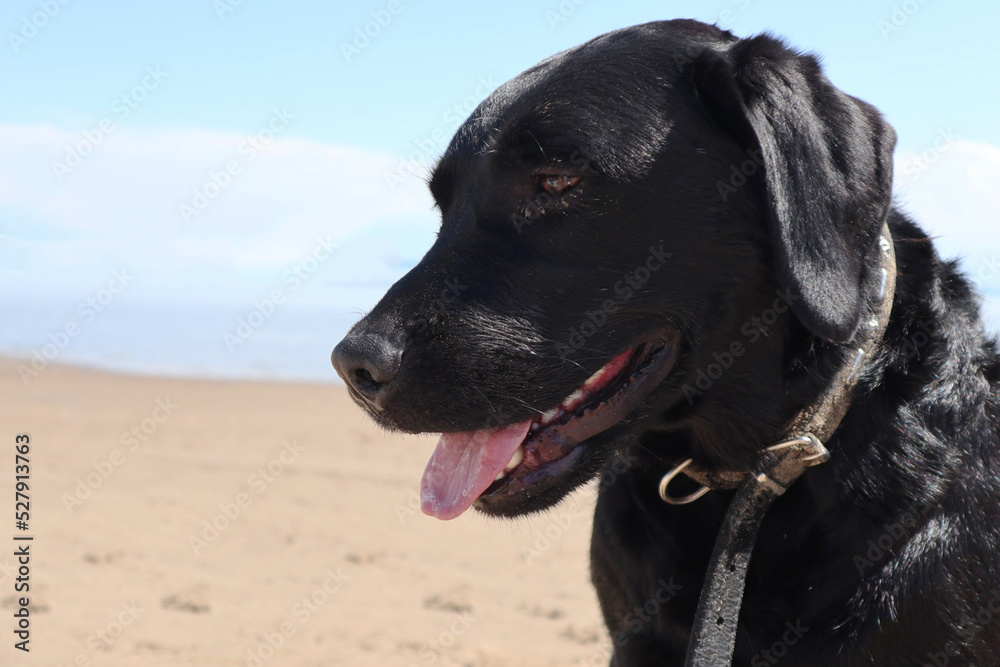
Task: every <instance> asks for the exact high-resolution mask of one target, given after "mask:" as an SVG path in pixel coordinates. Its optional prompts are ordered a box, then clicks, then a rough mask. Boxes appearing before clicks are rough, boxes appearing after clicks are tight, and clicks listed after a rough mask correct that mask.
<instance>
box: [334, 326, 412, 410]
mask: <svg viewBox="0 0 1000 667" xmlns="http://www.w3.org/2000/svg"><path fill="white" fill-rule="evenodd" d="M402 358H403V347H402V346H401V345H397V344H394V343H393V342H392V341H390V340H389V339H387V338H385V337H383V336H379V335H377V334H370V333H363V334H352V335H349V336H347V338H345V339H344V340H342V341H340V343H339V344H338V345H337V347H335V348H334V350H333V357H332V360H333V367H334V368H335V369H336V370H337V374H338V375H340V377H341V378H343V380H344V382H346V383H347V384H348V386H350V387H351V388H353V389H354V390H355V391H357V392H358V393H359V394H361V396H363V397H364V398H365V399H367V401H369V402H370V403H371V404H373V406H374V407H378V408H380V407H382V405H381V401H380V399H381V398H382V397H383V396H384V394H385V389H386V387H387V385H389V383H391V382H392V380H393V379H394V378H395V377H396V374H397V373H399V365H400V362H401V360H402Z"/></svg>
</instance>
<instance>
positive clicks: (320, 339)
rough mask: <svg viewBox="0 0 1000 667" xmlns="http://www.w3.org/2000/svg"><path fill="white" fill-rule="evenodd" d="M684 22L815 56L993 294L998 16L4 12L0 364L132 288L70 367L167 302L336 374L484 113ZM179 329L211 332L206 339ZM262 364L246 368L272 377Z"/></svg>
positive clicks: (743, 2)
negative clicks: (466, 125)
mask: <svg viewBox="0 0 1000 667" xmlns="http://www.w3.org/2000/svg"><path fill="white" fill-rule="evenodd" d="M677 17H691V18H698V19H701V20H704V21H707V22H714V23H718V24H719V25H721V26H722V27H725V28H728V29H731V30H733V31H734V32H735V33H737V34H738V35H742V36H746V35H751V34H755V33H757V32H761V31H764V30H769V31H771V32H773V33H776V34H778V35H782V36H784V37H786V38H787V39H788V40H789V41H790V42H791V43H792V44H793V45H795V46H797V47H799V48H802V49H804V50H812V51H815V52H818V53H820V54H822V56H823V61H824V63H825V67H826V70H827V74H828V76H829V77H830V78H831V79H832V80H833V82H834V83H835V84H836V85H838V86H839V87H841V88H842V89H844V90H845V91H847V92H849V93H851V94H853V95H856V96H858V97H861V98H864V99H866V100H868V101H869V102H872V103H873V104H875V105H876V106H878V107H879V108H881V109H882V110H883V112H885V114H886V115H887V117H888V118H889V120H890V122H891V123H892V124H893V125H894V126H895V128H896V130H897V133H898V135H899V145H898V146H899V147H898V154H897V192H898V197H899V200H900V201H901V202H902V203H903V204H904V205H905V206H907V208H908V209H909V210H911V211H912V212H914V213H915V214H916V215H917V216H918V218H920V219H921V221H922V222H923V223H925V225H926V226H927V227H929V228H930V229H932V230H933V232H934V233H935V234H937V235H939V237H940V243H941V245H942V247H943V248H944V250H945V252H946V253H947V254H961V255H963V256H965V257H966V258H967V266H968V269H969V272H970V273H971V274H972V275H973V276H974V278H975V279H976V280H977V282H978V283H979V284H980V286H981V287H982V289H983V290H984V291H986V292H987V293H990V294H993V293H997V294H1000V263H998V258H1000V233H998V229H1000V226H998V225H997V221H998V219H1000V193H998V188H996V184H997V182H998V179H1000V126H998V124H997V123H996V121H995V119H996V116H997V113H998V109H1000V85H998V79H997V74H996V73H997V71H1000V46H998V45H997V40H996V38H995V34H994V29H995V26H996V25H997V24H998V23H1000V4H998V3H995V2H988V1H985V0H984V1H981V2H979V1H965V2H951V3H945V2H942V1H941V0H924V1H923V2H921V1H920V0H907V1H906V2H900V1H894V2H883V1H876V2H860V1H848V2H838V3H803V2H791V1H778V0H720V1H717V2H698V3H695V2H632V3H628V4H627V5H626V4H625V3H611V2H606V1H601V0H576V1H575V2H574V0H562V1H559V0H552V1H549V2H545V1H543V2H519V1H515V2H506V3H502V4H501V3H479V4H474V3H464V2H463V3H459V2H448V3H445V2H438V3H429V2H416V1H412V0H411V1H407V0H392V1H375V2H370V1H366V2H352V3H347V2H306V1H304V2H295V3H279V2H274V1H271V2H264V1H261V0H257V1H254V0H242V1H239V0H178V1H175V2H171V3H158V2H149V1H147V2H129V3H110V2H106V3H87V2H82V1H80V0H65V3H64V4H63V3H61V2H60V1H59V0H35V1H33V2H21V1H20V0H17V1H15V0H8V1H7V2H5V3H4V4H3V7H2V9H0V32H2V34H3V43H2V44H0V90H3V91H5V93H4V95H3V101H2V103H0V297H3V296H6V298H8V299H9V300H11V301H18V302H20V303H22V305H23V310H24V313H25V317H24V318H23V319H22V320H21V321H20V322H19V323H15V324H10V323H7V324H5V325H0V351H3V350H5V351H7V352H8V353H15V354H27V353H29V352H31V351H33V350H36V349H39V348H40V346H41V345H43V344H44V343H45V341H46V340H47V339H49V338H50V334H51V333H52V330H53V328H55V329H59V328H61V327H63V326H64V324H65V323H66V322H68V321H69V320H71V319H73V318H74V317H78V316H79V314H78V313H77V307H76V306H77V305H78V304H79V303H81V302H85V301H86V300H87V299H88V298H93V297H94V295H96V294H100V293H101V290H104V289H106V287H107V284H108V283H109V281H111V280H112V279H113V272H114V271H116V270H121V269H122V268H123V267H126V268H128V269H129V270H131V271H133V273H134V274H135V275H136V278H135V280H134V281H133V282H131V283H130V284H129V285H128V286H127V288H126V289H124V290H122V292H121V294H115V295H114V303H113V304H110V305H108V307H107V309H106V312H107V313H108V314H106V315H105V313H104V312H102V314H101V318H102V320H103V321H101V322H98V324H99V325H100V326H99V328H92V329H91V330H90V331H89V332H84V334H81V335H80V336H79V338H77V339H75V340H74V341H72V344H71V345H70V346H69V347H68V349H67V350H65V356H64V357H63V358H64V359H66V360H81V361H91V362H93V363H102V361H106V359H105V357H106V356H107V354H110V352H108V351H107V350H104V351H103V352H100V353H97V352H93V350H94V349H97V347H100V346H98V342H99V341H98V340H97V339H98V338H101V340H103V341H105V342H106V341H107V340H108V339H109V337H111V338H113V337H114V336H115V335H116V331H118V329H116V328H115V327H116V326H117V325H115V326H112V325H113V323H115V322H118V321H119V319H120V320H121V327H124V328H128V326H134V325H135V322H136V320H135V318H134V317H133V318H127V317H123V313H125V312H127V311H128V310H129V309H130V308H131V309H135V308H138V307H139V306H140V305H141V306H143V307H150V304H153V305H155V304H170V307H171V308H174V309H176V310H177V312H178V313H179V314H178V316H177V317H176V318H174V320H173V321H174V322H175V326H176V327H177V331H176V332H175V333H178V335H179V333H180V332H181V329H183V328H184V327H188V328H191V327H205V328H206V331H205V337H204V341H210V343H206V345H209V347H208V348H206V350H204V351H203V352H204V354H205V355H210V354H215V353H217V352H219V351H220V350H224V351H225V353H226V354H229V355H230V365H231V366H233V367H238V366H240V365H241V364H242V365H244V366H246V367H247V368H249V367H250V366H253V363H251V361H252V360H251V359H250V357H241V356H240V355H241V354H243V352H242V350H246V349H249V348H250V347H251V345H250V343H253V344H255V345H256V344H257V343H256V342H255V341H247V345H243V346H241V347H239V350H240V351H239V352H233V351H232V350H230V349H229V347H232V346H228V347H227V346H226V345H225V344H224V338H225V335H226V334H227V333H231V330H232V331H235V328H236V327H237V326H238V322H239V319H240V318H241V317H242V318H244V319H245V318H246V317H247V316H248V315H249V314H250V313H251V312H252V311H254V310H259V308H258V304H259V302H260V301H261V300H262V299H264V300H266V298H265V297H267V295H268V294H270V293H271V292H272V291H273V290H274V289H279V290H282V291H283V294H284V296H285V297H287V298H286V302H284V303H282V304H279V307H278V308H276V312H275V313H274V314H273V315H272V316H269V319H268V321H267V322H266V323H264V324H263V325H262V326H261V327H259V329H257V330H255V332H256V331H265V330H267V329H271V330H273V331H277V330H281V329H282V328H290V327H291V326H292V323H293V322H294V323H296V326H300V323H298V322H297V320H296V319H295V316H296V315H297V314H301V313H302V312H305V310H308V309H312V311H314V312H315V313H317V318H319V319H317V320H310V321H311V322H315V321H318V322H322V323H323V326H322V327H321V328H322V329H323V330H322V331H317V332H315V334H313V335H311V337H310V336H306V338H307V339H308V342H301V345H307V346H308V347H309V348H310V349H313V348H315V350H316V351H317V354H318V351H320V350H326V351H328V350H329V348H330V347H332V344H333V343H334V342H335V341H336V338H337V336H338V335H339V334H340V333H342V330H343V329H344V328H345V327H346V326H347V325H348V324H349V323H350V321H351V320H353V319H354V318H356V317H357V314H358V313H359V312H361V311H363V310H364V309H365V308H368V307H370V306H371V304H372V303H373V301H374V300H375V299H376V298H377V297H378V295H379V294H380V293H381V291H383V290H384V289H385V287H387V286H388V284H390V283H391V282H392V280H394V279H395V278H397V277H398V276H400V275H401V274H402V273H403V272H405V270H406V269H407V268H408V267H409V266H411V265H412V264H413V263H414V262H415V261H416V260H417V259H419V257H420V256H421V254H422V253H423V251H424V250H425V249H426V248H427V247H428V245H429V244H430V242H431V239H432V238H433V232H434V227H435V225H436V217H435V215H434V212H433V210H432V209H431V206H430V200H429V198H428V196H427V194H426V192H425V187H424V185H423V182H422V180H421V177H420V176H421V175H422V174H423V173H425V171H426V168H427V166H428V165H429V164H431V163H432V161H433V158H434V157H435V156H436V155H437V154H438V153H439V152H440V151H441V150H443V148H444V146H445V143H446V141H447V138H448V137H450V135H451V133H452V132H453V131H454V130H455V128H456V127H457V125H458V124H459V122H460V120H461V119H462V118H464V117H465V116H466V115H467V114H468V113H469V112H470V111H471V110H472V108H473V107H474V106H475V105H476V104H477V103H478V102H479V101H480V100H481V99H482V98H483V97H484V96H485V95H487V94H488V93H489V92H490V91H491V90H492V89H493V88H494V87H496V86H497V85H499V84H500V83H502V82H503V81H505V80H506V79H508V78H510V77H512V76H515V75H516V74H517V73H519V72H520V71H522V70H523V69H525V68H526V67H528V66H530V65H532V64H534V63H535V62H537V61H538V60H540V59H542V58H544V57H546V56H548V55H550V54H552V53H554V52H556V51H559V50H562V49H565V48H568V47H571V46H573V45H575V44H578V43H580V42H582V41H585V40H586V39H589V38H591V37H593V36H595V35H598V34H600V33H602V32H606V31H608V30H611V29H615V28H618V27H622V26H626V25H631V24H635V23H641V22H644V21H649V20H656V19H664V18H677ZM366 29H367V31H368V33H370V35H371V36H363V37H359V35H364V32H365V31H366ZM84 152H85V153H86V154H81V153H84ZM201 204H204V206H203V207H200V205H201ZM185 211H186V212H185ZM330 243H333V244H335V245H338V246H339V247H338V249H337V250H335V251H332V252H330V253H324V252H323V251H322V250H321V249H322V248H323V247H324V244H330ZM316 253H319V254H320V255H323V254H327V255H329V256H328V257H325V258H324V259H323V260H322V261H320V260H315V257H314V260H315V261H314V262H313V263H314V264H315V267H314V270H313V271H311V272H306V274H305V275H306V276H307V277H308V280H300V281H299V283H298V285H296V286H295V289H294V290H293V289H292V285H293V283H292V282H291V281H289V280H286V277H287V276H288V275H289V272H293V273H294V269H295V268H296V267H298V268H299V270H300V271H301V270H302V269H301V265H302V264H303V262H306V263H309V262H310V261H311V260H310V259H309V258H310V257H313V256H314V255H315V254H316ZM196 305H197V306H199V307H205V306H211V307H217V312H219V313H226V315H225V316H224V317H221V316H220V317H221V319H218V321H216V320H212V323H211V324H209V323H208V321H207V320H204V319H202V320H199V319H198V318H197V317H196V316H195V315H194V314H193V313H195V311H196V309H195V308H194V306H196ZM187 306H192V308H191V310H190V313H191V314H190V315H189V317H188V316H185V315H184V313H185V312H186V311H185V308H186V307H187ZM266 309H267V308H266V305H265V306H264V310H266ZM988 309H989V312H990V314H991V317H992V318H994V319H993V320H991V321H1000V309H998V308H997V307H996V302H994V301H991V302H990V303H989V305H988ZM320 313H328V314H329V315H328V317H329V319H323V317H324V315H321V314H320ZM186 317H187V319H185V318H186ZM227 318H228V319H227ZM227 322H228V323H227ZM164 328H165V327H164V325H160V326H158V327H157V331H158V332H159V334H160V335H164V336H166V335H167V334H168V333H170V331H169V330H170V327H169V326H166V331H164ZM98 332H100V333H99V335H98ZM118 333H119V334H120V335H121V336H122V339H123V342H122V343H121V345H117V346H115V348H116V349H119V350H120V349H121V348H122V346H125V347H127V346H128V345H129V344H130V343H129V342H128V340H127V338H128V337H127V336H126V335H125V334H124V332H121V331H118ZM298 333H301V332H297V334H298ZM267 338H268V337H267V336H266V335H260V336H257V337H256V339H257V340H266V339H267ZM88 341H89V342H88ZM147 344H148V341H147ZM275 344H276V345H277V343H275ZM260 345H261V347H259V349H258V354H257V359H258V361H259V360H260V359H266V358H268V357H269V356H273V355H274V354H275V350H273V349H271V348H268V347H266V346H263V343H261V344H260ZM95 346H96V347H95ZM153 347H156V346H153ZM190 348H191V346H190V345H189V346H186V347H185V348H184V349H187V350H190ZM102 349H103V348H102ZM87 350H91V352H89V353H88V352H87ZM145 350H146V348H145V347H144V348H143V350H138V349H137V350H133V351H132V352H131V353H130V354H129V355H126V356H127V357H128V359H129V360H131V361H128V360H126V361H122V362H121V363H119V364H118V365H119V366H124V367H129V366H130V364H131V365H132V366H136V367H138V366H142V364H141V363H140V362H141V360H142V359H143V357H144V355H146V354H147V352H146V351H145ZM101 355H105V356H101ZM164 363H166V360H164ZM324 364H325V362H324ZM111 365H114V364H113V363H112V364H111ZM271 367H272V368H279V367H280V361H275V363H274V365H273V366H271ZM158 368H162V364H161V366H158ZM248 372H250V371H248ZM324 372H326V371H325V370H324ZM250 374H251V375H252V374H253V373H252V372H251V373H250Z"/></svg>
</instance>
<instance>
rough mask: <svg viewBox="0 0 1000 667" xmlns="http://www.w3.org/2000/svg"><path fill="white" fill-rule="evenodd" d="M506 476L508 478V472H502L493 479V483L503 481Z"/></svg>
mask: <svg viewBox="0 0 1000 667" xmlns="http://www.w3.org/2000/svg"><path fill="white" fill-rule="evenodd" d="M506 476H507V471H506V470H501V471H500V472H498V473H497V476H496V477H494V478H493V481H494V482H499V481H500V480H501V479H503V478H504V477H506Z"/></svg>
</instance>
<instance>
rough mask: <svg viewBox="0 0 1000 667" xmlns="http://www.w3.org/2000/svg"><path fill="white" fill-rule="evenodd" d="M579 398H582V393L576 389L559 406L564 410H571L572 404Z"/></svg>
mask: <svg viewBox="0 0 1000 667" xmlns="http://www.w3.org/2000/svg"><path fill="white" fill-rule="evenodd" d="M581 398H583V392H582V391H580V390H579V389H577V390H576V391H574V392H573V393H572V394H570V395H569V396H567V397H566V398H565V399H564V400H563V402H562V403H561V404H560V405H562V407H564V408H567V409H569V408H572V407H573V404H574V403H576V402H577V401H579V400H580V399H581Z"/></svg>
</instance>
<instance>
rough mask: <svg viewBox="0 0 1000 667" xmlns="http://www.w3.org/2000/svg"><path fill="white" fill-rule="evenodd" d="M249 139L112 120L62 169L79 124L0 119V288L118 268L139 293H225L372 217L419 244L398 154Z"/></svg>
mask: <svg viewBox="0 0 1000 667" xmlns="http://www.w3.org/2000/svg"><path fill="white" fill-rule="evenodd" d="M261 129H263V128H261ZM288 131H289V132H293V131H294V121H293V124H292V125H291V127H290V129H289V130H288ZM255 134H256V133H255ZM247 139H248V137H247V136H244V135H237V134H226V133H217V132H207V131H202V130H189V129H173V130H159V131H151V130H135V129H116V130H115V131H113V132H112V133H111V134H108V135H106V136H105V137H104V138H103V139H102V140H101V141H100V143H99V144H98V145H97V146H96V147H94V148H93V151H92V152H91V153H90V154H89V155H87V156H85V157H83V158H82V160H81V162H80V164H79V166H77V167H76V168H75V169H72V170H71V171H70V172H69V173H63V174H62V178H61V180H60V178H59V175H58V174H57V173H56V171H55V170H54V165H55V163H57V162H59V163H65V162H66V159H67V155H68V152H70V151H72V150H73V147H75V146H79V145H80V143H81V142H84V143H85V144H86V143H87V140H86V138H85V137H84V135H83V134H80V133H70V132H67V131H64V130H61V129H57V128H54V127H50V126H44V125H29V126H17V125H0V223H3V231H4V233H5V234H7V235H8V236H9V239H7V241H6V242H5V243H4V246H3V248H2V249H0V285H2V286H0V289H13V290H14V291H16V292H19V293H22V294H24V293H26V292H29V293H30V292H35V291H37V292H41V293H45V294H59V293H68V294H73V293H75V292H77V291H81V290H82V291H86V290H87V289H89V285H92V284H100V283H101V282H102V281H103V280H105V279H106V276H107V274H108V273H109V272H110V271H111V270H113V269H115V268H120V266H122V265H128V266H130V267H133V268H134V269H135V271H136V273H137V286H141V287H137V291H140V292H141V291H143V290H148V293H149V294H154V293H155V294H158V295H170V294H171V293H172V291H174V292H178V294H177V295H178V296H180V291H183V292H184V293H185V294H186V296H192V293H191V292H190V289H187V290H182V289H181V288H191V287H196V288H198V292H196V293H194V294H193V296H196V297H207V296H211V295H215V296H219V297H225V296H227V295H229V294H230V293H231V290H235V291H236V292H237V293H240V292H244V291H246V290H251V291H252V290H254V289H259V284H266V283H267V282H268V281H271V280H273V279H274V277H275V276H280V275H281V273H282V272H283V271H285V270H286V269H287V267H288V266H289V265H290V264H291V263H294V262H296V261H298V260H300V259H301V258H302V257H303V256H304V255H305V254H306V253H308V252H309V251H311V249H312V248H313V247H314V246H315V239H316V238H317V237H323V238H326V237H327V236H330V235H332V237H333V238H334V239H336V240H345V239H351V238H353V237H358V236H364V235H365V234H367V233H371V230H373V229H375V230H377V229H380V228H381V229H383V230H385V229H388V230H394V229H395V230H405V231H404V232H403V235H406V236H407V238H405V239H402V242H403V243H408V244H410V246H411V247H407V248H405V249H404V250H403V252H405V253H407V254H413V253H414V252H415V251H416V250H418V249H416V248H413V247H412V244H413V241H414V239H417V241H418V243H424V244H429V243H430V240H431V239H432V234H433V230H434V229H435V228H436V225H437V215H436V213H435V212H434V211H433V210H432V202H431V199H430V197H429V195H428V194H427V192H426V186H425V185H424V183H423V182H422V181H421V179H418V178H410V179H406V180H404V181H403V182H402V183H401V184H400V185H399V186H398V187H397V188H396V189H395V190H393V189H390V188H389V187H388V185H387V184H386V177H387V175H388V174H395V173H396V171H397V169H398V160H397V159H395V158H392V157H390V156H385V155H380V154H376V153H373V152H370V151H365V150H361V149H357V148H350V147H343V146H333V145H325V144H319V143H313V142H308V141H303V140H300V139H295V138H290V137H286V136H284V134H283V133H278V135H277V137H276V138H275V139H273V140H272V141H271V142H270V143H267V144H266V145H265V144H263V143H260V142H259V140H258V144H257V146H259V147H260V149H259V150H258V149H257V148H255V147H253V144H248V143H247ZM83 148H84V150H86V148H87V146H86V145H84V146H83ZM231 161H234V162H235V163H236V164H237V165H238V166H239V169H240V172H239V173H237V174H235V175H232V176H231V177H228V178H229V182H228V183H227V184H226V185H225V187H223V188H220V189H219V190H218V194H217V196H215V197H214V199H211V200H210V201H209V203H208V206H207V207H206V208H205V209H204V210H203V211H201V212H198V213H197V214H196V215H192V216H190V217H191V219H190V222H188V223H185V221H184V219H183V215H182V213H181V212H180V210H179V209H180V207H181V205H182V204H186V205H189V206H192V209H191V210H196V209H195V208H194V203H193V198H194V193H195V191H196V190H197V191H201V192H203V193H204V194H209V195H211V194H213V193H215V192H216V189H215V185H214V184H213V182H212V172H215V173H216V175H217V178H218V179H219V180H220V181H225V178H226V177H225V176H223V177H219V176H218V174H220V173H222V172H224V170H225V167H226V165H227V163H228V162H231ZM392 236H393V234H390V236H389V238H387V239H386V240H385V245H386V246H387V252H388V253H389V255H390V256H391V255H392V253H393V246H394V245H395V244H396V240H395V239H393V238H392ZM417 257H419V254H417ZM379 259H380V258H378V257H376V258H372V261H373V262H376V263H377V262H378V261H379ZM325 268H328V267H325ZM341 282H343V281H341ZM4 286H5V287H4ZM238 298H239V297H238Z"/></svg>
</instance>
